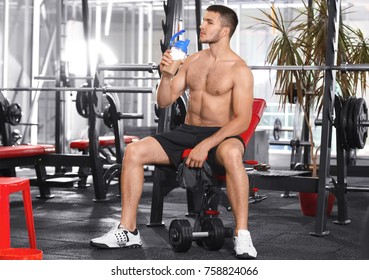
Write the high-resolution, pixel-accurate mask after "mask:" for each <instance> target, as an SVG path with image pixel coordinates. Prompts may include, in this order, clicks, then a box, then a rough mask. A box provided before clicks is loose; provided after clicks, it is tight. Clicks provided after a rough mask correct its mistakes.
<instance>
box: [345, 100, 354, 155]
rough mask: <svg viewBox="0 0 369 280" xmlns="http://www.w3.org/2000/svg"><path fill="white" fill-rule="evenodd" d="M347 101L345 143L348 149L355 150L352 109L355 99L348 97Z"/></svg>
mask: <svg viewBox="0 0 369 280" xmlns="http://www.w3.org/2000/svg"><path fill="white" fill-rule="evenodd" d="M349 100H350V101H349V104H348V108H347V125H346V141H347V146H348V147H349V148H351V149H355V137H354V134H355V131H354V107H355V102H356V97H350V98H349Z"/></svg>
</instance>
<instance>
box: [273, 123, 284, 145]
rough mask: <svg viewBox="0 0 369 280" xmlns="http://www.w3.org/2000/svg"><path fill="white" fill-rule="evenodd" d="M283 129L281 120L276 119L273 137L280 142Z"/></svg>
mask: <svg viewBox="0 0 369 280" xmlns="http://www.w3.org/2000/svg"><path fill="white" fill-rule="evenodd" d="M281 129H282V122H281V120H280V119H275V121H274V128H273V137H274V139H275V140H279V138H280V134H279V133H280V131H281Z"/></svg>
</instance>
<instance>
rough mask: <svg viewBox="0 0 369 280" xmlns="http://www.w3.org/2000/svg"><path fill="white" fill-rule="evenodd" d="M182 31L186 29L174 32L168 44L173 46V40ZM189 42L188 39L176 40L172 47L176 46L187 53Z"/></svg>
mask: <svg viewBox="0 0 369 280" xmlns="http://www.w3.org/2000/svg"><path fill="white" fill-rule="evenodd" d="M184 32H186V30H184V29H183V30H181V31H179V32H177V33H176V34H174V35H173V36H172V38H170V46H171V47H172V46H173V41H174V39H175V38H177V37H178V36H180V35H181V34H183V33H184ZM189 43H190V40H188V39H187V40H186V41H181V40H179V41H177V42H175V43H174V47H176V48H178V49H181V50H182V51H183V52H185V53H187V47H188V44H189Z"/></svg>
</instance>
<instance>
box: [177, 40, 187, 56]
mask: <svg viewBox="0 0 369 280" xmlns="http://www.w3.org/2000/svg"><path fill="white" fill-rule="evenodd" d="M189 43H190V40H188V39H187V40H186V41H177V42H175V44H174V46H175V47H176V48H178V49H181V50H182V51H183V52H184V53H187V47H188V44H189Z"/></svg>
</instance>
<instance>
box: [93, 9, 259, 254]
mask: <svg viewBox="0 0 369 280" xmlns="http://www.w3.org/2000/svg"><path fill="white" fill-rule="evenodd" d="M237 24H238V19H237V15H236V13H235V12H234V11H233V10H232V9H229V8H227V7H225V6H220V5H213V6H209V7H208V8H207V10H206V12H205V14H204V18H203V22H202V24H201V25H200V30H201V32H200V42H202V43H207V44H209V48H208V49H205V50H202V51H199V52H197V53H195V54H193V55H191V56H189V57H188V58H186V59H185V60H184V62H183V64H182V65H181V67H180V69H179V70H178V72H177V74H176V75H175V76H174V77H173V76H171V75H168V74H163V75H162V77H161V82H160V85H159V87H158V90H157V103H158V105H159V106H160V107H161V108H165V107H168V106H170V105H171V104H172V103H173V102H174V101H176V100H177V98H178V97H180V96H181V95H182V94H183V92H184V90H185V89H186V88H189V93H190V94H189V104H188V111H187V113H186V119H185V124H184V125H182V126H180V127H177V128H175V129H173V130H172V131H170V132H166V133H162V134H157V135H153V136H149V137H146V138H144V139H142V140H140V141H138V142H135V143H131V144H129V145H128V146H127V148H126V151H125V155H124V160H123V166H124V168H123V171H122V180H121V181H122V186H121V191H122V212H121V220H120V225H119V226H118V228H116V229H114V230H113V231H110V232H108V233H107V234H105V235H103V236H102V237H99V238H95V239H92V240H91V245H93V246H97V247H103V248H119V247H139V246H141V244H142V242H141V238H140V234H139V231H138V230H137V227H136V218H137V209H138V204H139V200H140V197H141V194H142V186H143V178H144V174H143V166H144V165H147V164H162V165H169V164H174V165H175V166H176V167H178V165H179V164H180V163H181V154H182V151H183V150H184V149H186V148H193V149H192V151H191V153H190V154H189V156H188V157H187V160H186V164H187V165H188V166H189V167H192V168H200V167H202V165H203V163H204V161H205V160H206V159H207V158H208V162H209V164H210V166H211V167H212V168H214V169H215V170H216V172H217V173H221V172H223V173H224V174H226V178H227V179H226V186H227V195H228V198H229V200H230V203H231V206H232V210H233V214H234V217H235V222H236V227H235V236H234V249H235V253H236V256H237V257H238V258H256V255H257V252H256V250H255V248H254V246H253V243H252V240H251V236H250V233H249V231H248V197H249V185H248V177H247V173H246V171H245V168H244V166H243V161H242V159H243V154H244V151H245V147H244V144H243V141H242V139H241V138H240V137H239V134H241V133H242V132H243V131H245V130H246V129H247V128H248V126H249V123H250V121H251V113H252V104H253V76H252V73H251V71H250V69H249V68H248V67H247V65H246V63H245V62H244V61H243V60H242V58H240V57H239V56H238V55H237V54H236V53H235V52H234V51H232V49H231V48H230V39H231V37H232V35H233V33H234V31H235V29H236V27H237ZM170 52H171V51H170V50H167V51H166V52H165V53H164V55H163V57H162V60H161V62H160V68H161V69H162V67H164V65H169V64H170V63H171V61H172V57H171V55H170Z"/></svg>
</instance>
